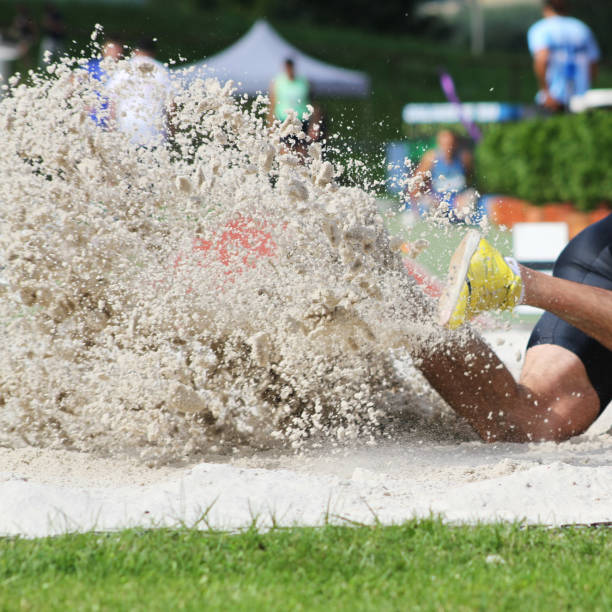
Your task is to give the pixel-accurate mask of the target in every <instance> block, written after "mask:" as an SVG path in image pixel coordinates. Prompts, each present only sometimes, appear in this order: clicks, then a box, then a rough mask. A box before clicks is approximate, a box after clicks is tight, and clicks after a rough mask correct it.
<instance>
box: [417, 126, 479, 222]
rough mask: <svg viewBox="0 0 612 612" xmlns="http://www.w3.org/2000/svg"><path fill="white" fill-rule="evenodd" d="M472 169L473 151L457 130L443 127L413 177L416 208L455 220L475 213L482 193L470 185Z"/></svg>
mask: <svg viewBox="0 0 612 612" xmlns="http://www.w3.org/2000/svg"><path fill="white" fill-rule="evenodd" d="M472 171H473V159H472V154H471V152H470V151H468V150H467V149H461V148H460V147H459V142H458V140H457V136H456V135H455V133H454V132H452V131H451V130H440V131H439V132H438V134H437V136H436V148H435V149H430V150H429V151H427V152H426V153H425V154H424V155H423V158H422V159H421V161H420V163H419V165H418V167H417V168H416V171H415V173H414V176H413V179H412V180H411V181H410V184H409V185H410V186H409V189H408V196H409V202H410V205H411V207H412V209H413V211H414V212H418V213H419V214H430V215H435V216H437V215H443V216H447V217H448V218H449V219H450V221H451V222H458V221H463V220H465V218H466V217H471V216H473V214H474V212H475V205H476V202H477V200H478V197H477V194H476V192H475V191H474V189H473V188H471V187H470V183H471V181H472ZM479 218H480V217H479Z"/></svg>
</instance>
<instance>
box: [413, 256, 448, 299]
mask: <svg viewBox="0 0 612 612" xmlns="http://www.w3.org/2000/svg"><path fill="white" fill-rule="evenodd" d="M404 267H405V268H406V271H407V272H408V274H410V276H412V278H414V280H415V281H416V283H417V285H419V287H420V288H421V289H422V290H423V292H424V293H425V294H426V295H428V296H429V297H433V298H438V297H440V296H441V295H442V283H441V282H440V281H439V280H438V279H437V278H436V277H435V276H432V275H431V274H430V272H429V271H428V270H427V268H425V266H422V265H421V264H419V263H417V262H416V261H415V260H414V259H410V258H408V257H406V258H404Z"/></svg>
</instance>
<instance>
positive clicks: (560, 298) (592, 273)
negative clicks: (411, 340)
mask: <svg viewBox="0 0 612 612" xmlns="http://www.w3.org/2000/svg"><path fill="white" fill-rule="evenodd" d="M476 244H478V242H477V241H475V240H473V237H470V236H466V240H464V242H463V243H462V246H461V247H460V248H459V249H458V250H457V252H456V254H455V256H453V261H452V262H451V269H453V266H454V272H455V278H454V279H453V280H452V281H451V283H449V289H448V290H447V293H446V296H445V298H443V300H442V301H441V309H440V313H441V314H442V316H441V319H442V320H443V321H450V322H456V321H457V320H460V317H461V316H462V315H463V312H465V313H467V314H469V313H470V306H469V302H468V307H467V308H466V307H465V304H466V301H465V296H466V291H467V293H468V294H469V295H470V296H471V297H472V299H475V300H480V301H481V303H483V304H484V305H485V307H487V308H491V307H495V306H496V305H497V306H502V305H503V306H504V307H507V306H512V305H513V304H515V303H516V301H517V299H518V289H517V285H516V278H515V276H514V275H513V274H512V273H511V272H510V271H509V269H507V266H506V265H505V264H504V263H503V262H502V261H501V259H500V256H499V254H498V253H496V252H495V250H494V249H491V248H490V247H488V246H487V247H483V248H481V247H480V246H478V249H477V250H475V249H474V248H473V247H475V246H476ZM611 246H612V215H610V216H609V217H607V218H606V219H604V220H602V221H600V222H599V223H597V224H595V225H593V226H591V227H589V228H587V230H585V231H584V232H582V233H581V234H579V236H577V237H576V238H575V239H574V240H572V241H571V242H570V244H569V245H568V246H567V247H566V249H565V250H564V252H563V253H562V254H561V256H560V257H559V260H558V261H557V264H556V265H555V272H554V273H555V277H557V278H551V277H548V276H546V275H543V274H540V273H537V272H532V271H530V270H528V269H526V268H522V269H521V275H522V280H523V283H522V284H523V286H524V289H525V291H524V295H523V302H525V303H528V304H531V305H533V306H539V307H541V308H545V309H547V310H548V311H550V312H547V313H546V314H544V316H543V317H542V318H541V319H540V322H539V323H538V324H537V325H536V327H535V329H534V332H533V334H532V337H531V339H530V342H529V350H528V351H527V355H526V358H525V365H524V369H523V373H522V375H521V379H520V382H519V383H517V382H515V381H514V379H513V378H512V376H511V375H510V372H508V371H507V370H506V368H504V366H503V365H502V364H501V362H500V361H499V359H498V358H497V357H496V356H495V355H494V354H493V353H492V351H491V349H489V348H488V347H487V346H486V345H485V344H484V343H483V342H482V341H479V340H478V339H476V338H474V337H472V338H471V339H470V340H469V341H468V343H467V345H466V346H465V347H463V346H457V347H456V348H455V349H453V345H452V344H451V345H449V346H448V347H446V348H445V349H443V350H438V351H435V352H431V353H430V354H428V355H424V356H422V369H423V373H424V374H425V376H426V378H427V379H428V380H429V381H430V382H431V383H432V385H433V386H434V388H436V389H437V390H438V391H439V392H440V394H441V395H442V397H443V398H444V399H445V400H446V401H447V402H448V403H449V404H450V406H451V407H452V408H454V409H455V410H456V411H457V412H458V413H459V414H461V415H463V416H464V417H465V418H466V419H467V420H468V421H469V422H470V423H471V424H472V425H473V426H474V428H475V429H476V430H477V431H478V433H479V434H480V435H481V436H482V437H483V438H484V439H485V440H500V439H506V440H516V441H521V440H530V439H535V440H539V439H550V440H562V439H565V438H568V437H570V436H572V435H575V434H577V433H580V432H581V431H584V430H585V429H586V428H587V427H588V426H589V425H590V424H591V423H592V422H593V421H594V420H595V419H596V418H597V416H598V414H599V413H600V411H601V409H603V408H605V406H606V405H607V403H608V402H609V401H610V400H611V399H612V376H610V372H611V371H612V292H611V291H610V289H611V288H612V248H611ZM462 249H463V251H464V252H463V253H462ZM471 252H473V253H474V255H473V257H474V258H476V263H475V264H474V268H473V269H472V264H471V263H470V272H469V274H468V273H467V269H465V271H464V268H465V266H464V265H463V264H462V262H466V261H467V259H466V257H472V256H471V255H470V254H469V253H471ZM466 253H467V255H466ZM470 262H471V260H470ZM504 267H506V270H503V268H504ZM489 275H490V277H489ZM463 279H467V280H463ZM489 279H490V280H491V281H492V284H491V286H489V282H488V280H489ZM455 281H458V282H455ZM462 282H463V283H464V284H463V286H462V285H461V283H462ZM452 283H454V285H453V284H452ZM466 283H467V285H466ZM470 283H471V284H470ZM475 283H479V285H478V284H475ZM498 285H499V286H498ZM459 290H461V292H460V291H459ZM479 291H480V292H481V293H480V295H479V293H478V292H479ZM474 296H476V297H475V298H474ZM461 299H463V302H461ZM488 302H490V304H488ZM459 303H462V305H463V308H464V310H454V311H453V310H452V308H453V304H459ZM472 311H473V309H472ZM455 313H459V316H458V317H457V316H456V314H455ZM552 313H555V314H552Z"/></svg>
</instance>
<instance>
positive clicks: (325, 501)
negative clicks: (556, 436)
mask: <svg viewBox="0 0 612 612" xmlns="http://www.w3.org/2000/svg"><path fill="white" fill-rule="evenodd" d="M496 335H497V336H499V335H500V334H491V336H493V337H490V340H492V343H493V344H496V338H495V336H496ZM503 335H504V337H506V338H508V341H507V342H506V343H505V344H504V345H503V346H502V347H500V349H498V352H499V353H500V355H501V356H502V357H503V358H505V359H506V361H507V363H508V365H510V366H512V367H514V368H515V369H516V368H517V367H518V366H520V363H519V362H517V360H516V354H517V351H520V350H521V348H522V346H524V342H525V338H526V336H527V332H526V331H525V330H520V331H513V332H510V333H507V332H505V333H504V334H503ZM610 428H612V413H611V411H610V410H608V412H607V413H604V415H603V416H602V417H601V418H600V419H599V420H598V421H597V422H596V423H595V424H594V425H593V427H592V428H591V430H590V431H589V432H588V433H586V434H585V435H583V436H580V437H578V438H576V439H573V440H570V441H568V442H565V443H562V444H554V443H543V444H492V445H485V444H483V443H481V442H479V441H463V442H460V441H449V440H446V441H440V439H439V436H438V439H437V440H436V439H435V437H433V438H432V436H431V434H427V432H423V431H420V432H418V431H415V432H407V433H404V434H403V435H401V436H398V437H396V438H394V439H392V440H389V441H386V442H379V443H377V444H376V445H374V446H372V445H358V444H353V445H350V446H347V447H344V448H341V449H340V448H330V447H327V448H323V449H319V450H317V451H309V452H302V453H299V454H294V453H279V452H271V451H268V452H257V453H254V454H250V455H248V456H242V457H237V458H233V459H231V460H227V459H226V460H225V461H224V462H207V463H201V464H197V465H192V466H186V467H180V468H178V467H170V466H165V467H151V468H147V467H145V466H143V464H142V462H140V461H135V460H129V459H126V458H124V459H101V458H96V457H95V456H92V455H91V454H86V453H77V452H68V451H61V450H46V449H21V450H9V449H0V533H2V534H7V535H8V534H11V535H16V534H20V535H25V536H42V535H48V534H58V533H63V532H65V531H74V530H90V529H96V530H107V529H111V530H112V529H119V528H122V527H127V526H136V525H139V526H160V525H169V526H178V525H184V524H187V525H198V526H200V527H202V528H206V527H208V526H211V527H215V528H223V529H236V528H241V527H246V526H249V525H251V524H252V523H253V522H254V521H257V524H258V525H260V526H262V527H266V526H270V525H272V524H280V525H320V524H322V523H324V522H326V521H331V522H334V523H343V522H344V523H349V524H353V523H372V522H373V521H375V520H379V521H382V522H383V523H396V522H400V521H403V520H406V519H410V518H412V517H414V516H428V515H429V514H430V513H431V512H434V513H439V514H441V515H443V516H444V517H445V519H446V520H447V521H450V522H474V521H487V522H488V521H496V520H508V521H523V520H524V521H526V522H530V523H544V524H549V525H562V524H570V523H596V522H607V521H611V520H612V469H610V468H611V465H612V435H611V434H610V433H606V432H607V431H608V430H609V429H610Z"/></svg>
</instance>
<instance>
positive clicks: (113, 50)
mask: <svg viewBox="0 0 612 612" xmlns="http://www.w3.org/2000/svg"><path fill="white" fill-rule="evenodd" d="M121 55H122V47H121V43H119V42H118V41H117V40H116V39H114V38H107V39H106V42H105V43H104V46H103V47H102V56H101V57H92V58H91V59H89V61H88V62H87V64H86V65H85V67H84V68H85V70H87V72H88V73H89V76H91V78H92V79H94V80H95V81H99V82H100V90H102V89H103V88H104V86H105V85H106V80H107V77H108V75H107V74H106V71H105V70H104V68H103V64H102V62H103V61H104V60H106V61H108V60H112V61H117V60H119V59H120V58H121ZM97 97H98V100H99V101H98V103H97V104H96V105H95V107H94V108H91V109H90V111H89V117H90V118H91V119H92V120H93V121H94V122H95V124H96V125H97V126H99V127H103V128H105V127H107V122H108V119H109V112H110V111H109V105H108V98H107V97H106V96H104V95H103V93H102V91H98V92H97Z"/></svg>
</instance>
